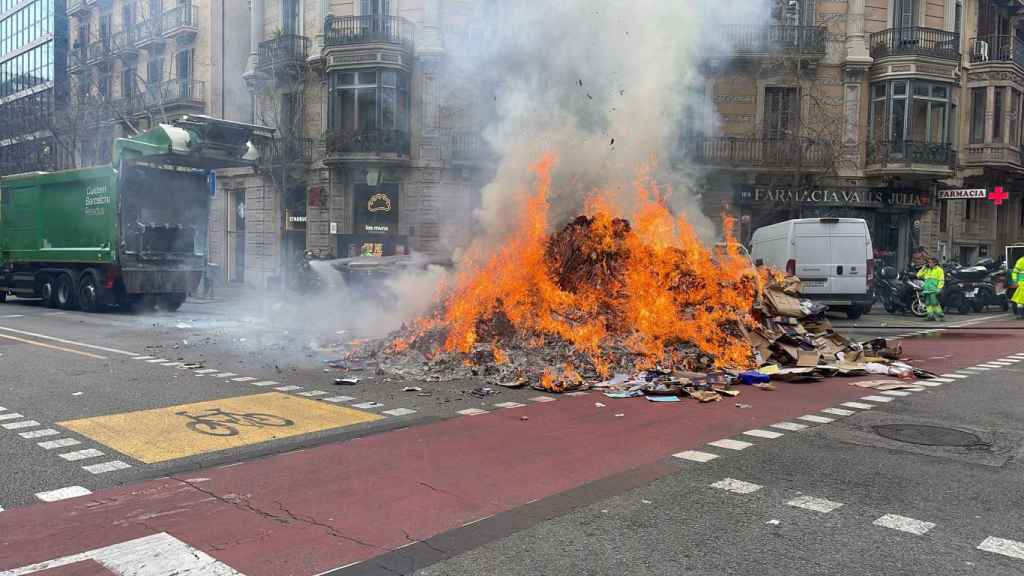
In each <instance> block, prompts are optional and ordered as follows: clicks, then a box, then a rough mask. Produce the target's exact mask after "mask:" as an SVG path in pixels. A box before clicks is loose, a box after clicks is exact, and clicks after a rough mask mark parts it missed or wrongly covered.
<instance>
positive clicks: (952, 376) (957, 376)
mask: <svg viewBox="0 0 1024 576" xmlns="http://www.w3.org/2000/svg"><path fill="white" fill-rule="evenodd" d="M942 377H943V378H954V379H956V380H963V379H964V378H970V376H966V375H964V374H943V375H942Z"/></svg>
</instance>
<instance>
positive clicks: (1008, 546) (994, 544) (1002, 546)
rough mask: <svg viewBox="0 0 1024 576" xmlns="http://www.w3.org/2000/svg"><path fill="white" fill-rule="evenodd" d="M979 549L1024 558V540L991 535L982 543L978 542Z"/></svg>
mask: <svg viewBox="0 0 1024 576" xmlns="http://www.w3.org/2000/svg"><path fill="white" fill-rule="evenodd" d="M978 550H982V551H984V552H992V553H993V554H1000V555H1002V556H1008V557H1010V558H1016V559H1018V560H1024V542H1017V541H1016V540H1007V539H1006V538H996V537H995V536H989V537H988V538H985V540H984V541H983V542H982V543H981V544H978Z"/></svg>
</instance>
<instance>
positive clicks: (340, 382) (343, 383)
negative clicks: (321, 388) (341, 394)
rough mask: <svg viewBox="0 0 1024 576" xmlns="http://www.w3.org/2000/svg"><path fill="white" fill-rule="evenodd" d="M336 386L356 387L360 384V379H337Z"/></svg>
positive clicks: (335, 380)
mask: <svg viewBox="0 0 1024 576" xmlns="http://www.w3.org/2000/svg"><path fill="white" fill-rule="evenodd" d="M334 384H335V385H336V386H355V385H356V384H359V378H335V379H334Z"/></svg>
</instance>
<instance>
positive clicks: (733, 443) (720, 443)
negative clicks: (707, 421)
mask: <svg viewBox="0 0 1024 576" xmlns="http://www.w3.org/2000/svg"><path fill="white" fill-rule="evenodd" d="M708 446H714V447H715V448H725V449H726V450H746V449H747V448H750V447H751V446H753V444H751V443H750V442H744V441H742V440H733V439H732V438H723V439H721V440H715V441H714V442H708Z"/></svg>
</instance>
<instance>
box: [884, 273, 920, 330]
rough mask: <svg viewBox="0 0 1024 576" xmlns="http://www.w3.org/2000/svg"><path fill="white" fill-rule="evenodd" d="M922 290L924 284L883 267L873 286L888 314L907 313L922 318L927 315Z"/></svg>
mask: <svg viewBox="0 0 1024 576" xmlns="http://www.w3.org/2000/svg"><path fill="white" fill-rule="evenodd" d="M923 288H924V283H923V282H922V281H921V280H919V279H918V278H917V277H915V276H912V275H911V274H910V273H909V272H904V273H903V274H898V273H897V272H896V269H895V268H893V267H892V266H885V267H883V268H882V271H881V274H880V277H879V280H878V282H877V283H876V284H875V293H876V295H877V297H878V299H879V300H880V301H881V302H882V306H883V307H884V308H885V311H886V312H888V313H889V314H897V313H899V314H906V313H908V312H909V313H911V314H913V315H914V316H917V317H919V318H923V317H924V316H925V315H926V314H927V307H926V306H925V302H924V295H923V294H922V289H923Z"/></svg>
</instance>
